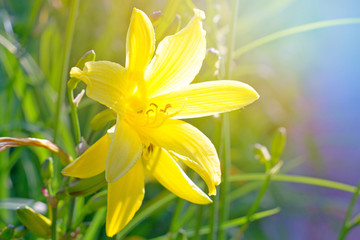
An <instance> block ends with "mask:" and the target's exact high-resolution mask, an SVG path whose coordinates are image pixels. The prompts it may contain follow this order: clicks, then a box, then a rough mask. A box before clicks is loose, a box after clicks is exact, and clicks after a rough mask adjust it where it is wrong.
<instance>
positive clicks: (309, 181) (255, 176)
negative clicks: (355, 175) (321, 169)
mask: <svg viewBox="0 0 360 240" xmlns="http://www.w3.org/2000/svg"><path fill="white" fill-rule="evenodd" d="M265 178H266V174H264V173H249V174H241V175H235V176H231V177H230V179H229V180H230V181H231V182H235V181H264V180H265ZM271 180H272V181H277V182H289V183H302V184H306V185H313V186H319V187H326V188H332V189H336V190H342V191H345V192H352V193H354V192H355V191H356V187H355V186H352V185H348V184H344V183H339V182H335V181H330V180H325V179H320V178H314V177H307V176H298V175H287V174H276V175H274V176H272V178H271Z"/></svg>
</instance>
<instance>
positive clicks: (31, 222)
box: [16, 206, 51, 238]
mask: <svg viewBox="0 0 360 240" xmlns="http://www.w3.org/2000/svg"><path fill="white" fill-rule="evenodd" d="M16 214H17V216H18V219H19V220H20V222H21V223H22V224H24V225H25V227H26V228H27V229H29V231H30V232H32V233H33V234H35V235H36V236H39V237H43V238H49V237H51V221H50V219H48V218H47V217H45V216H43V215H41V214H39V213H36V212H35V211H34V210H33V209H32V208H29V207H27V206H23V207H19V208H18V209H17V210H16Z"/></svg>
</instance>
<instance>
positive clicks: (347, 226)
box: [338, 182, 360, 240]
mask: <svg viewBox="0 0 360 240" xmlns="http://www.w3.org/2000/svg"><path fill="white" fill-rule="evenodd" d="M359 194H360V182H359V184H358V186H357V188H356V190H355V192H354V194H353V197H352V198H351V202H350V204H349V207H348V210H347V212H346V217H345V220H344V223H343V225H342V227H341V230H340V234H339V238H338V239H339V240H343V239H345V237H346V235H347V234H348V232H349V231H350V229H351V228H352V226H351V225H350V220H351V215H352V212H353V210H354V206H355V203H356V200H357V199H358V197H359Z"/></svg>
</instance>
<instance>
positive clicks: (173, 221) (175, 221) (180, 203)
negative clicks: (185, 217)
mask: <svg viewBox="0 0 360 240" xmlns="http://www.w3.org/2000/svg"><path fill="white" fill-rule="evenodd" d="M184 203H185V201H184V200H183V199H181V198H179V199H178V201H177V206H176V209H175V212H174V215H173V217H172V219H171V224H170V232H171V239H173V234H175V233H176V232H177V228H178V226H179V225H178V220H179V217H180V213H181V210H182V208H183V206H184Z"/></svg>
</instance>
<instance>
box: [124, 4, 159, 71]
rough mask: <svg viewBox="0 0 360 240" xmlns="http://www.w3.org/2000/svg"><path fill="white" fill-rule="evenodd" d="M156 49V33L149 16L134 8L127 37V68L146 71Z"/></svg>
mask: <svg viewBox="0 0 360 240" xmlns="http://www.w3.org/2000/svg"><path fill="white" fill-rule="evenodd" d="M154 50H155V33H154V28H153V26H152V24H151V21H150V19H149V18H148V16H147V15H146V14H145V13H144V12H143V11H141V10H139V9H136V8H134V9H133V12H132V15H131V21H130V26H129V29H128V33H127V38H126V68H127V69H129V70H130V71H136V72H144V70H145V68H146V66H147V65H148V64H149V62H150V60H151V58H152V56H153V54H154Z"/></svg>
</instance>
